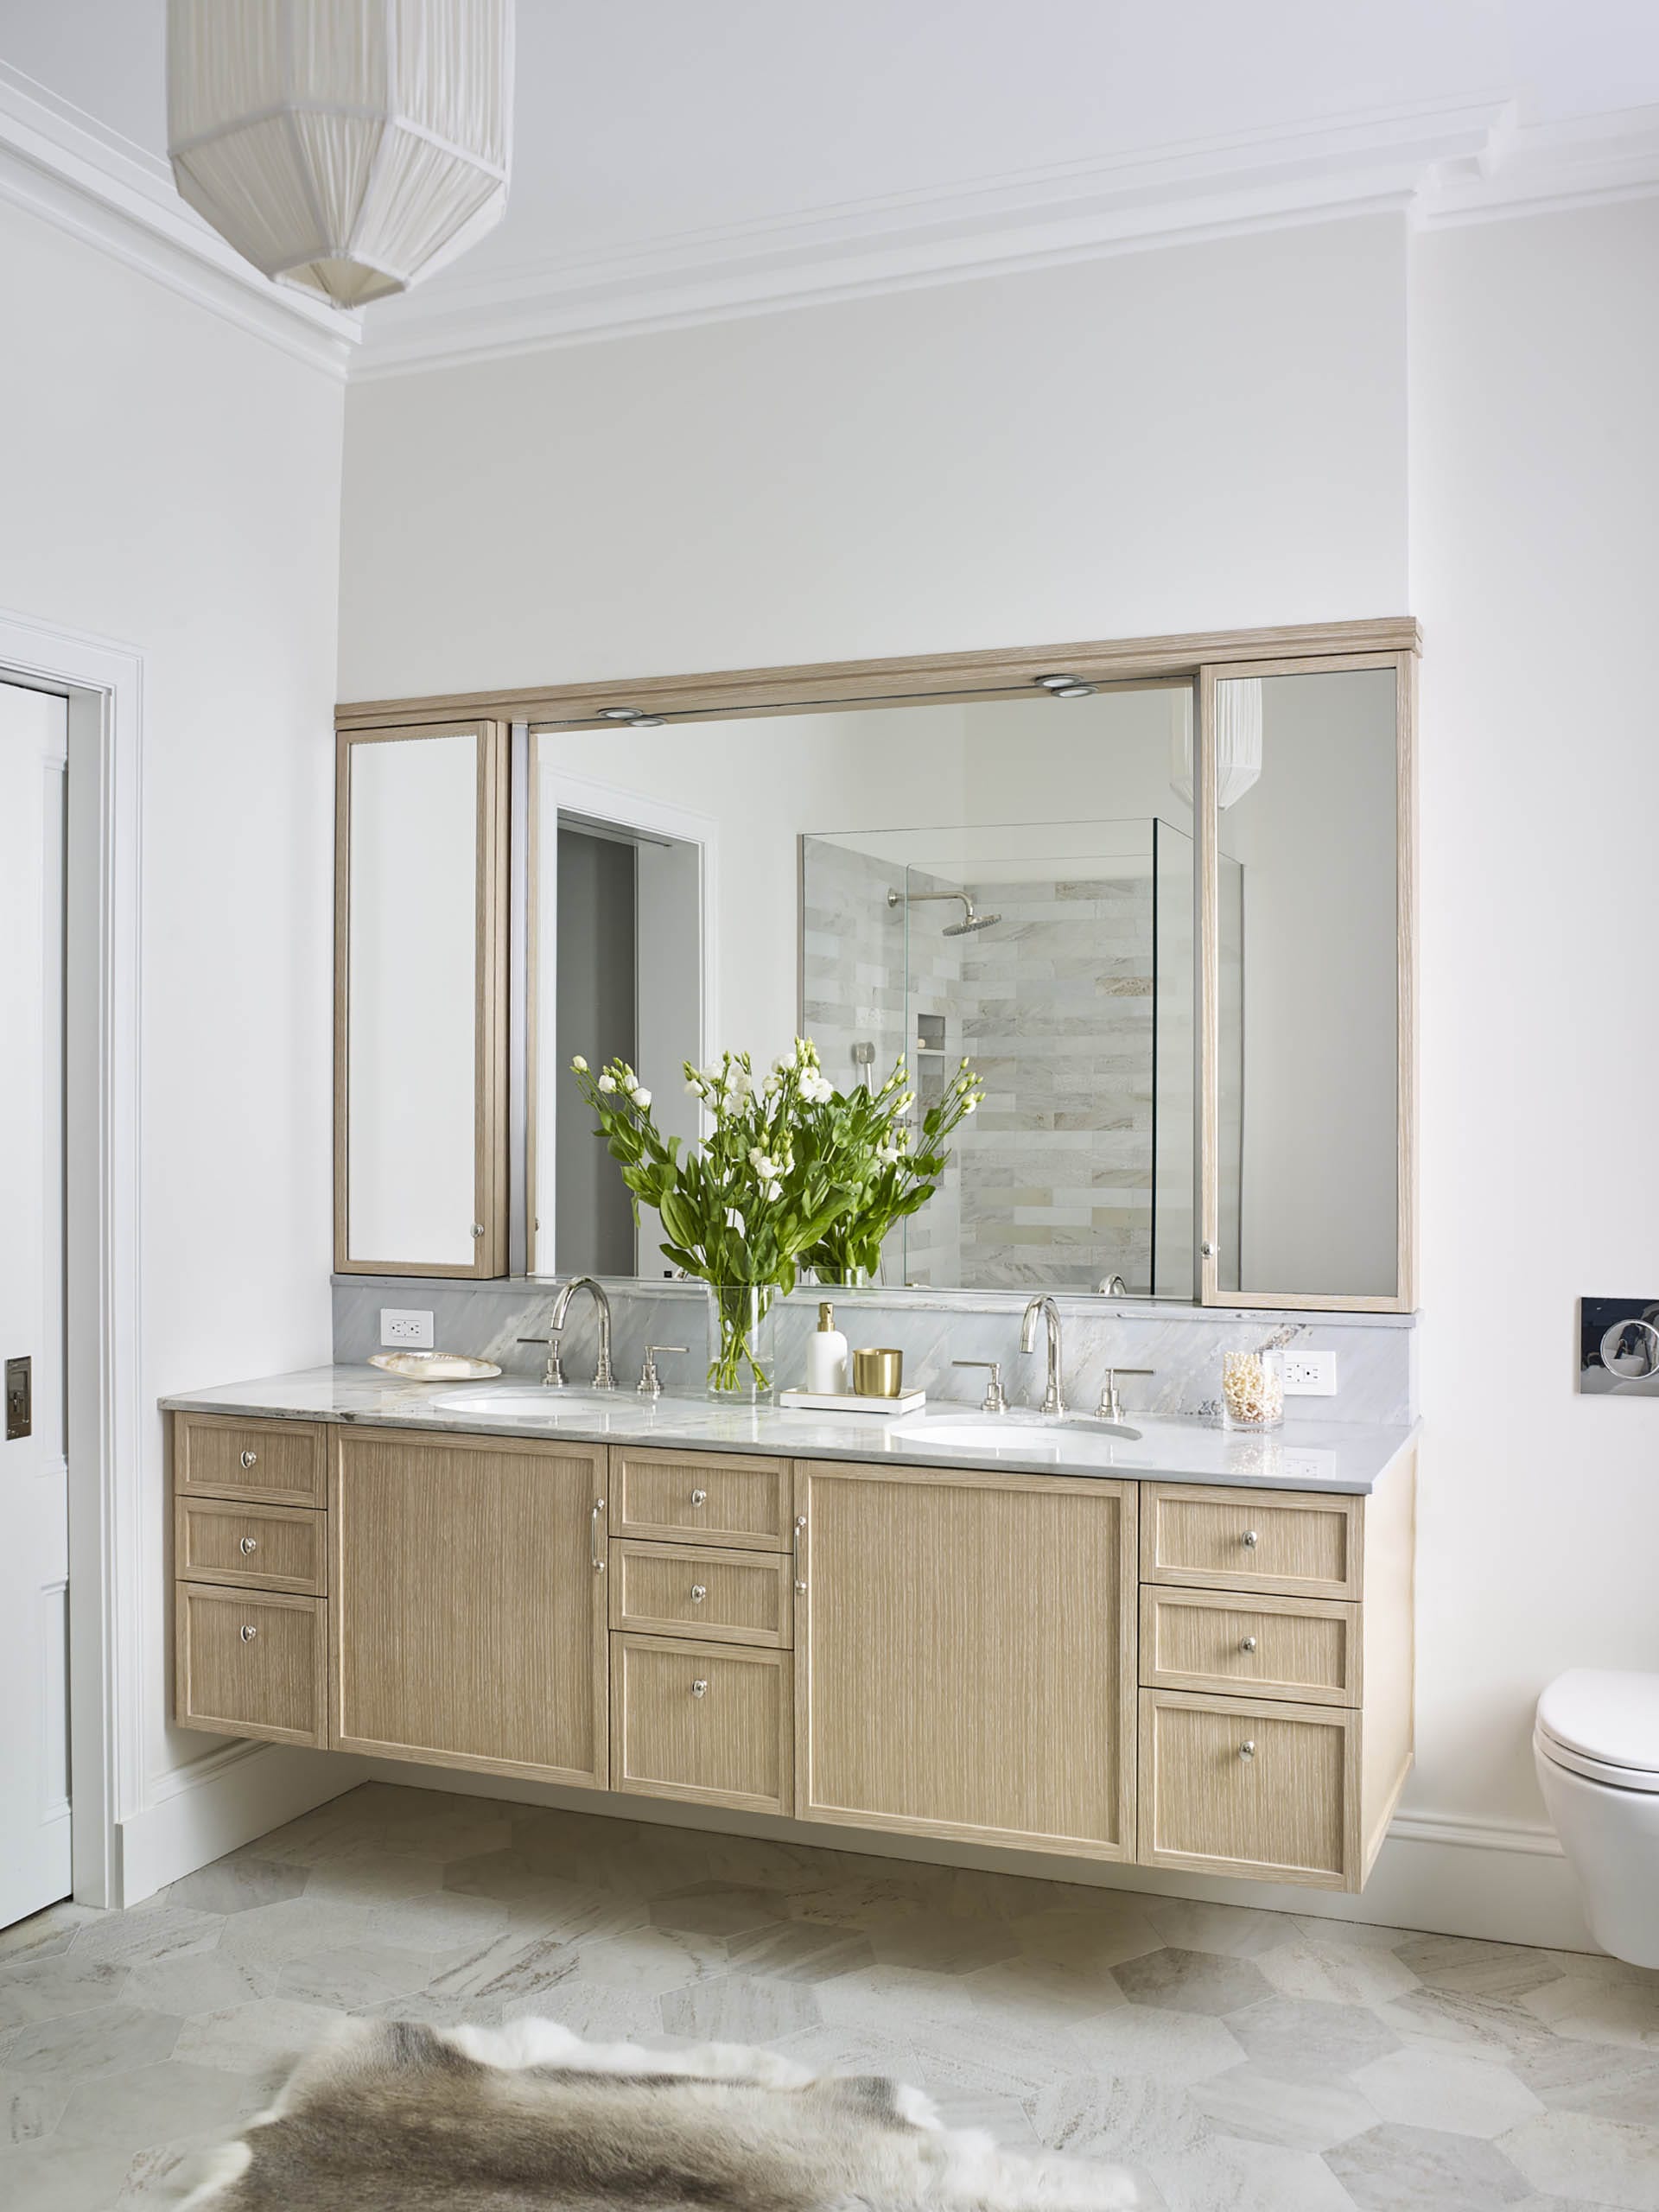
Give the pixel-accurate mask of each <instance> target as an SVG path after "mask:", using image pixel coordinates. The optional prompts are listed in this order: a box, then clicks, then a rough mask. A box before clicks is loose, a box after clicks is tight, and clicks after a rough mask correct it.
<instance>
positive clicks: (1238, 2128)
mask: <svg viewBox="0 0 1659 2212" xmlns="http://www.w3.org/2000/svg"><path fill="white" fill-rule="evenodd" d="M1190 2094H1191V2096H1192V2101H1193V2103H1194V2104H1195V2105H1196V2106H1197V2107H1198V2110H1199V2111H1200V2112H1202V2113H1205V2114H1206V2115H1207V2117H1208V2118H1209V2119H1210V2120H1211V2121H1212V2122H1213V2124H1214V2126H1215V2127H1216V2129H1217V2132H1218V2133H1221V2134H1223V2135H1227V2136H1230V2137H1236V2138H1242V2139H1245V2140H1248V2141H1250V2142H1256V2143H1278V2144H1281V2145H1284V2147H1285V2148H1286V2149H1287V2150H1292V2151H1329V2150H1332V2149H1333V2148H1334V2147H1335V2145H1337V2144H1338V2143H1345V2142H1347V2140H1348V2139H1349V2138H1350V2137H1351V2136H1353V2135H1363V2133H1365V2130H1366V2129H1367V2128H1368V2127H1375V2126H1376V2123H1377V2120H1378V2118H1379V2116H1380V2115H1379V2114H1378V2113H1377V2112H1376V2108H1375V2107H1373V2106H1371V2105H1370V2104H1368V2103H1367V2102H1366V2101H1365V2099H1364V2098H1363V2096H1362V2095H1361V2094H1360V2093H1359V2091H1358V2090H1357V2088H1355V2087H1354V2085H1353V2083H1352V2082H1343V2081H1335V2082H1297V2081H1291V2080H1287V2079H1286V2078H1285V2077H1284V2076H1282V2075H1274V2074H1268V2073H1265V2072H1263V2070H1262V2068H1261V2067H1259V2066H1251V2065H1249V2064H1246V2065H1243V2066H1233V2067H1230V2068H1229V2069H1228V2070H1227V2072H1226V2073H1224V2074H1212V2075H1211V2076H1210V2079H1209V2080H1208V2081H1207V2082H1195V2083H1194V2084H1193V2086H1192V2090H1191V2092H1190Z"/></svg>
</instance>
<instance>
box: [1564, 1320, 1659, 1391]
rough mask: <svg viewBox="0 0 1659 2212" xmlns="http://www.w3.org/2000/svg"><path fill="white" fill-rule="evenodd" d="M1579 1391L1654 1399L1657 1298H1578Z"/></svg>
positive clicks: (1658, 1368) (1657, 1385) (1658, 1355)
mask: <svg viewBox="0 0 1659 2212" xmlns="http://www.w3.org/2000/svg"><path fill="white" fill-rule="evenodd" d="M1579 1389H1580V1390H1581V1391H1583V1392H1584V1393H1585V1394H1586V1395H1591V1396H1599V1397H1616V1398H1659V1296H1652V1297H1645V1298H1581V1299H1580V1300H1579Z"/></svg>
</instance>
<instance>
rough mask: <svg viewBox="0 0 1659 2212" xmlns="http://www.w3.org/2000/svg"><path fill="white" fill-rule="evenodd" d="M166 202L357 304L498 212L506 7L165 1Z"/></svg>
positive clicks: (257, 260) (380, 294) (507, 62)
mask: <svg viewBox="0 0 1659 2212" xmlns="http://www.w3.org/2000/svg"><path fill="white" fill-rule="evenodd" d="M167 77H168V114H167V123H168V155H169V156H170V158H171V160H172V163H173V175H174V177H175V181H177V184H178V188H179V191H180V193H181V194H182V196H183V197H184V198H185V199H186V200H188V201H189V203H190V205H191V206H192V207H194V208H195V209H196V211H197V213H199V214H201V215H204V216H206V218H207V220H208V221H209V222H210V223H211V224H212V225H213V228H214V229H215V230H216V231H217V232H219V235H220V237H221V238H227V239H228V240H229V241H230V243H231V245H233V246H234V247H235V248H236V250H237V251H238V253H239V254H241V255H242V256H243V257H245V259H246V260H248V261H251V263H252V264H253V265H254V266H255V268H256V269H261V270H264V273H265V275H266V276H267V277H278V278H280V279H281V280H282V281H283V283H287V284H293V285H296V286H298V287H299V288H300V289H302V290H304V291H308V292H311V293H314V294H315V295H317V296H320V297H321V298H323V299H327V300H332V301H333V302H334V304H335V305H336V306H338V307H346V308H355V307H360V306H362V305H363V303H364V302H365V301H367V300H378V299H382V298H384V297H385V296H386V295H387V294H388V293H391V292H401V291H404V290H406V289H408V287H409V286H410V284H412V283H414V282H415V281H416V278H417V277H420V276H422V275H423V274H426V273H429V272H430V271H431V270H435V269H437V268H440V267H442V264H444V263H445V262H447V261H449V260H451V259H453V258H454V256H455V255H457V254H459V253H461V252H463V251H465V250H466V248H467V246H469V245H472V243H473V242H474V239H475V238H480V237H481V236H482V235H483V233H484V232H486V231H487V230H488V229H489V228H490V227H491V226H492V225H493V224H494V223H496V222H498V221H499V219H500V217H501V213H502V210H503V209H504V207H505V205H506V197H507V167H508V159H509V155H510V152H511V144H512V0H168V50H167Z"/></svg>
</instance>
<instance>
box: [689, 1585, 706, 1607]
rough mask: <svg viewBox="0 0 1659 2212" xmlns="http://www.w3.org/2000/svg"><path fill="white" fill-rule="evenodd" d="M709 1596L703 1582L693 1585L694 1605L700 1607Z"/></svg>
mask: <svg viewBox="0 0 1659 2212" xmlns="http://www.w3.org/2000/svg"><path fill="white" fill-rule="evenodd" d="M708 1595H709V1592H708V1591H707V1589H706V1588H705V1587H704V1586H703V1585H702V1583H701V1582H694V1583H693V1584H692V1585H691V1602H692V1604H693V1605H701V1604H702V1601H703V1599H705V1598H706V1597H707V1596H708Z"/></svg>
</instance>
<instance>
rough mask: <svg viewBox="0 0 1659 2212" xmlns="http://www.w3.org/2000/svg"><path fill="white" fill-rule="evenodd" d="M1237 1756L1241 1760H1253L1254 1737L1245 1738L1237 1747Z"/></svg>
mask: <svg viewBox="0 0 1659 2212" xmlns="http://www.w3.org/2000/svg"><path fill="white" fill-rule="evenodd" d="M1238 1756H1239V1757H1240V1758H1242V1759H1253V1758H1255V1737H1254V1736H1249V1737H1246V1738H1245V1740H1244V1741H1243V1743H1242V1744H1241V1745H1239V1747H1238Z"/></svg>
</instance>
